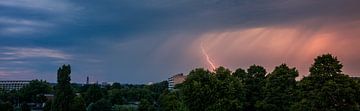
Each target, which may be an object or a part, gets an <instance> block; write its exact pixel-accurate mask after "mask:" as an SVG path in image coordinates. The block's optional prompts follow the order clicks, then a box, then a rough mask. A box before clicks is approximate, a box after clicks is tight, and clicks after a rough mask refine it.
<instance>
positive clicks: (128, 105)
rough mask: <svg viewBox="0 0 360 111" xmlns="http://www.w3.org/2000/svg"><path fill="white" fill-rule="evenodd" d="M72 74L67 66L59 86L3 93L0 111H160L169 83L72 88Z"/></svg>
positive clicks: (40, 84)
mask: <svg viewBox="0 0 360 111" xmlns="http://www.w3.org/2000/svg"><path fill="white" fill-rule="evenodd" d="M70 73H71V67H70V65H63V66H62V67H60V68H59V70H58V73H57V77H58V78H57V84H56V86H53V87H52V86H51V85H50V84H49V83H48V82H46V81H42V80H33V81H31V82H30V84H29V85H27V86H25V87H23V88H22V89H20V90H18V91H16V90H12V91H0V111H14V110H16V111H30V110H39V109H41V110H44V111H136V110H140V111H147V110H158V109H159V105H158V103H159V102H158V98H159V96H160V95H161V94H162V93H163V91H165V90H167V86H168V83H167V81H162V82H159V83H155V84H152V85H134V84H120V83H113V84H112V85H100V84H86V85H82V84H74V83H73V84H71V83H70V80H71V78H70ZM49 94H54V98H53V99H48V98H46V96H45V95H49Z"/></svg>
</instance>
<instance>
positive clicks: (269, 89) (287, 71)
mask: <svg viewBox="0 0 360 111" xmlns="http://www.w3.org/2000/svg"><path fill="white" fill-rule="evenodd" d="M298 75H299V73H298V71H297V70H296V69H295V68H289V67H288V66H287V65H286V64H281V65H280V66H277V67H275V69H274V71H273V72H272V73H270V74H269V75H267V77H266V83H265V86H264V88H263V91H264V92H263V94H264V99H263V100H262V101H258V102H257V103H256V104H255V105H256V109H257V110H265V111H268V110H273V111H288V110H289V108H290V106H291V104H292V103H293V102H294V100H295V99H296V98H295V97H296V96H295V94H296V87H295V86H296V80H295V78H296V77H297V76H298Z"/></svg>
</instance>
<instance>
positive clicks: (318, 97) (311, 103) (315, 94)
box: [292, 54, 360, 111]
mask: <svg viewBox="0 0 360 111" xmlns="http://www.w3.org/2000/svg"><path fill="white" fill-rule="evenodd" d="M341 68H342V64H341V63H340V61H338V60H337V58H336V57H333V56H332V55H330V54H325V55H322V56H318V57H317V58H316V59H315V63H314V64H313V65H312V66H311V68H310V75H309V76H308V77H305V78H303V80H301V81H300V82H299V84H298V86H299V87H300V88H299V91H300V94H299V98H301V99H299V100H298V101H297V102H296V103H295V104H294V105H293V106H292V109H293V110H327V111H331V110H346V111H353V110H360V109H359V103H358V102H359V96H358V94H359V93H360V92H359V91H360V88H359V84H357V83H356V81H354V80H353V79H351V78H350V77H349V76H347V75H344V74H342V73H341V72H342V70H341Z"/></svg>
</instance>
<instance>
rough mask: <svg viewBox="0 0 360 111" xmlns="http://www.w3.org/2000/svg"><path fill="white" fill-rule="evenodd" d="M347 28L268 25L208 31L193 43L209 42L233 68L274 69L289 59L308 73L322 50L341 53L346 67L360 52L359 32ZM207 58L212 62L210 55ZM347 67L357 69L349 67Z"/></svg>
mask: <svg viewBox="0 0 360 111" xmlns="http://www.w3.org/2000/svg"><path fill="white" fill-rule="evenodd" d="M345 31H348V30H345ZM345 31H343V30H342V29H341V30H340V29H339V28H334V27H330V26H327V27H322V28H320V29H318V30H315V31H313V30H307V29H306V28H304V27H301V26H292V27H289V26H288V27H285V26H282V27H276V26H267V27H258V28H248V29H239V30H231V31H218V32H208V33H205V34H203V35H201V36H200V37H199V38H198V39H197V40H195V41H194V44H193V46H192V47H198V43H200V42H199V41H204V42H206V48H207V54H209V55H212V57H213V58H216V59H215V60H216V61H217V63H218V64H219V65H220V66H225V67H229V68H230V69H233V70H234V69H235V68H239V67H241V68H247V67H248V66H250V65H252V64H258V65H262V66H264V67H266V68H268V72H271V71H272V68H274V67H275V66H276V65H279V64H281V63H286V64H289V65H290V66H293V67H296V68H297V69H298V70H299V71H300V74H302V75H306V74H308V68H309V67H310V66H311V64H312V62H313V59H314V58H315V57H316V56H318V55H320V54H324V53H331V54H333V55H335V56H338V58H339V59H340V60H341V61H342V62H343V64H344V65H345V67H347V66H346V64H347V63H349V61H350V59H351V57H356V56H359V55H360V54H359V53H354V51H358V52H359V49H358V48H355V47H354V46H360V45H358V43H356V42H354V41H359V40H360V39H359V38H358V37H357V35H356V34H348V35H347V38H342V37H341V34H342V33H345ZM357 31H358V32H359V31H360V30H357ZM359 35H360V34H359ZM354 39H356V40H354ZM201 47H202V46H201ZM190 50H194V49H190ZM206 60H207V62H209V60H210V59H206ZM209 63H210V64H211V61H210V62H209ZM349 64H350V63H349ZM211 67H212V68H214V65H212V64H211ZM344 70H345V72H349V73H354V72H355V73H356V71H353V70H347V68H344ZM358 73H360V72H358Z"/></svg>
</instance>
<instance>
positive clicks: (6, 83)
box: [0, 80, 30, 91]
mask: <svg viewBox="0 0 360 111" xmlns="http://www.w3.org/2000/svg"><path fill="white" fill-rule="evenodd" d="M28 84H30V81H29V80H0V88H1V90H4V91H12V90H19V89H21V88H22V87H24V86H26V85H28Z"/></svg>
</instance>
